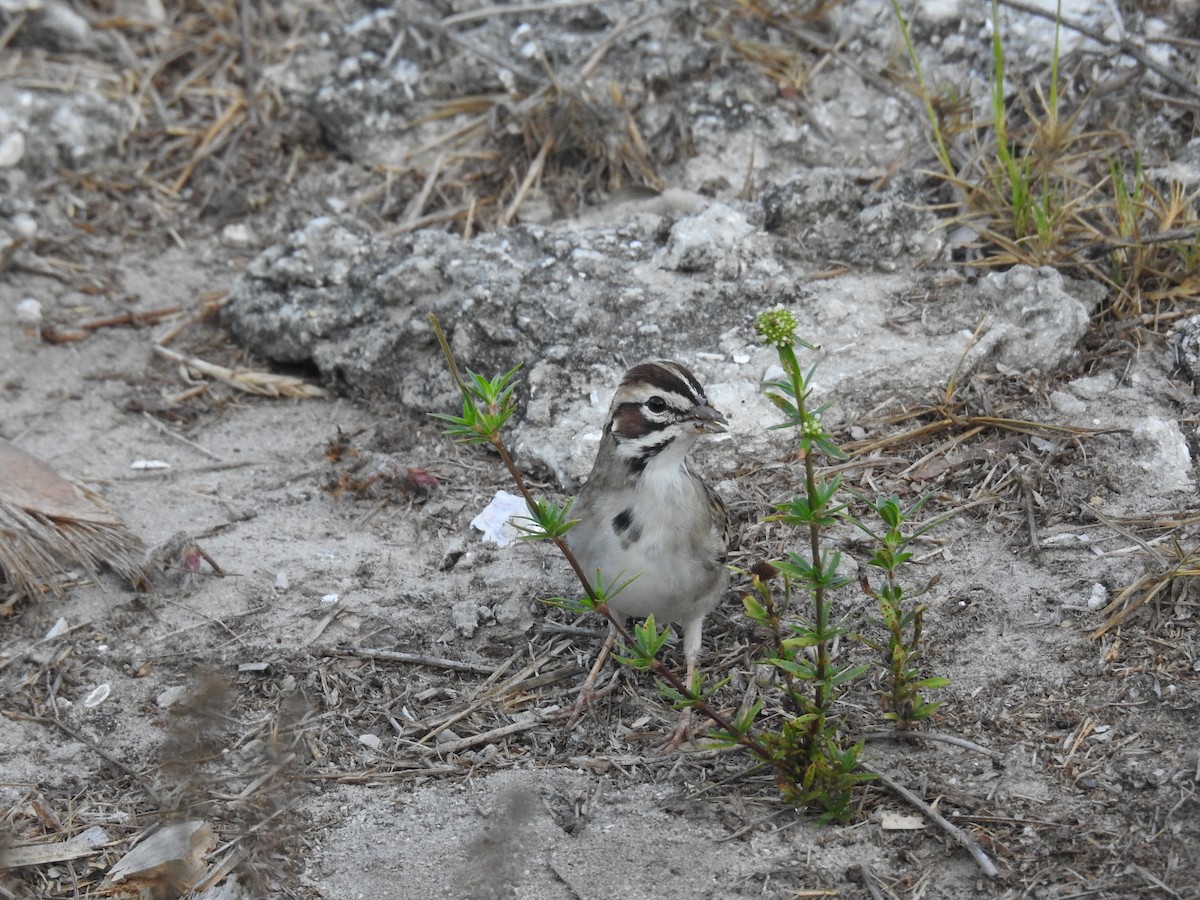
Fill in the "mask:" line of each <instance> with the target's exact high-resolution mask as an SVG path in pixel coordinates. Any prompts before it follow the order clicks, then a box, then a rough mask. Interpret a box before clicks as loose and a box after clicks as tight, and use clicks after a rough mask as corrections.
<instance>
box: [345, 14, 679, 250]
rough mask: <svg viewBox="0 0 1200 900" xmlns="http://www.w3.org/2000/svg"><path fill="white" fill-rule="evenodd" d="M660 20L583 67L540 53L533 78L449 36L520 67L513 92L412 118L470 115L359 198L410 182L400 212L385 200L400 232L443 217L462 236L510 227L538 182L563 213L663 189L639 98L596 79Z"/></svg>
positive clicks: (637, 24)
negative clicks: (562, 66)
mask: <svg viewBox="0 0 1200 900" xmlns="http://www.w3.org/2000/svg"><path fill="white" fill-rule="evenodd" d="M654 18H657V16H650V17H646V18H644V19H641V20H637V21H634V22H629V23H626V24H624V25H620V26H617V27H616V28H614V29H613V30H612V31H611V32H609V33H608V34H607V35H606V36H605V38H604V39H603V40H602V41H601V42H600V43H599V44H598V46H597V47H596V48H595V50H594V51H593V52H592V54H591V56H590V57H589V58H588V59H587V60H586V61H585V62H584V63H582V64H581V65H579V66H577V67H574V68H572V69H571V70H570V71H566V72H555V71H554V70H553V69H552V68H551V66H550V63H549V62H548V61H547V60H546V59H545V58H544V57H543V58H542V59H541V60H540V64H541V68H542V72H541V74H538V75H535V74H532V73H530V72H528V71H526V70H525V69H524V67H523V66H521V65H518V64H517V63H514V62H511V61H506V60H503V59H497V57H496V54H495V53H493V52H492V51H490V50H488V51H485V50H482V49H480V48H476V47H474V46H473V45H471V44H468V43H466V42H465V41H463V40H462V39H461V38H458V37H456V36H454V35H453V34H450V33H447V34H448V36H449V37H450V38H451V40H454V41H455V42H457V43H460V44H462V46H464V48H465V49H466V50H467V51H468V52H473V53H477V54H479V55H481V56H483V57H484V58H485V59H486V60H487V61H488V62H490V63H492V64H494V65H497V66H501V67H503V68H505V69H506V70H507V71H510V72H514V73H517V74H516V77H515V80H516V82H518V83H519V84H520V86H519V87H516V86H514V87H513V88H512V89H511V90H508V91H504V92H496V93H486V94H475V95H472V96H465V97H457V98H454V99H450V100H445V101H442V102H440V103H439V104H438V106H437V107H436V109H434V110H433V111H432V112H430V113H429V114H428V115H425V116H423V117H420V118H417V119H415V120H413V121H412V122H410V123H409V124H408V128H409V129H416V128H419V127H422V126H425V125H428V124H430V123H432V122H438V121H444V120H450V119H464V118H465V120H464V121H462V122H461V124H458V125H457V126H456V127H455V128H453V129H452V130H450V131H448V132H446V133H444V134H442V135H439V136H438V137H437V138H435V139H434V140H431V141H428V142H426V143H425V144H422V145H420V146H418V147H415V148H414V149H413V150H412V151H410V152H409V153H408V154H407V155H406V156H405V157H404V159H403V160H402V161H401V163H400V164H399V165H398V166H396V167H389V168H386V169H385V171H386V172H387V174H388V176H389V182H388V184H387V185H386V186H384V187H382V188H376V189H374V190H372V191H370V192H368V193H367V194H366V195H364V196H363V197H362V198H360V202H370V201H372V200H375V199H376V198H377V197H379V196H380V195H387V196H390V194H391V191H392V187H393V184H392V182H393V180H395V179H397V178H403V179H408V180H409V181H411V182H412V184H413V185H414V186H416V185H417V184H419V185H420V187H419V188H418V189H417V190H415V192H414V193H413V194H412V196H411V197H409V199H408V200H407V203H406V205H405V207H404V209H403V210H402V211H399V212H398V213H397V212H396V211H395V210H394V209H392V208H391V203H390V202H389V201H385V203H384V204H383V207H382V209H381V215H383V216H384V217H394V218H396V219H397V220H398V224H397V226H396V227H395V228H394V229H393V233H396V232H403V231H410V230H413V229H416V228H422V227H426V226H429V225H434V224H438V223H445V222H455V223H461V224H460V227H461V230H462V233H463V234H464V235H467V236H469V235H470V234H471V233H472V232H473V231H474V230H476V229H478V228H492V227H498V226H504V225H508V224H510V223H512V222H513V221H514V220H515V219H516V218H517V216H518V213H519V210H520V208H521V205H522V203H524V201H525V200H526V199H527V197H528V195H529V193H530V192H531V191H532V190H533V189H534V188H538V189H540V190H541V191H542V192H543V193H545V194H546V195H547V196H549V197H550V198H551V200H552V201H553V202H554V203H555V204H556V205H557V206H558V207H559V208H560V209H561V210H567V211H574V210H576V209H578V208H579V207H580V206H581V205H582V204H583V203H584V201H585V200H586V199H588V198H592V197H595V196H596V195H599V194H603V193H610V192H614V191H617V190H620V189H621V188H624V187H629V186H634V187H648V188H651V189H653V190H661V189H662V187H663V181H662V179H661V178H660V176H659V175H658V172H657V170H656V167H655V164H654V161H653V159H652V154H651V153H650V151H649V150H648V149H647V146H646V142H645V141H644V139H643V137H642V133H641V129H640V128H639V126H638V122H637V115H636V113H637V108H636V107H637V104H636V102H634V101H633V100H632V99H631V95H630V94H629V93H628V92H627V91H626V89H625V88H623V87H622V86H621V85H620V84H618V83H617V82H616V81H604V82H601V81H600V79H596V81H595V82H593V80H592V78H593V75H594V73H595V71H596V68H597V67H598V66H599V64H600V62H601V61H602V60H603V58H604V56H605V55H606V54H607V53H608V51H609V49H610V48H611V47H612V45H613V44H614V43H615V42H616V41H617V40H618V39H619V38H621V37H622V36H627V35H628V33H629V32H631V31H635V30H638V29H640V28H642V27H643V26H645V25H647V24H648V23H649V22H650V21H651V20H652V19H654Z"/></svg>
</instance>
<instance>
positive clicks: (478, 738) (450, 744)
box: [420, 716, 551, 755]
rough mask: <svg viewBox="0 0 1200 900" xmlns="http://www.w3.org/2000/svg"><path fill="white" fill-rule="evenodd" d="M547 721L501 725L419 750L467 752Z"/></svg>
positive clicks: (544, 717)
mask: <svg viewBox="0 0 1200 900" xmlns="http://www.w3.org/2000/svg"><path fill="white" fill-rule="evenodd" d="M549 721H551V719H550V718H549V717H546V716H536V717H535V718H533V719H530V720H529V721H526V722H510V723H509V724H507V725H501V726H500V727H499V728H493V729H492V730H491V731H484V732H482V733H480V734H475V735H471V736H470V737H465V738H459V739H458V740H457V741H446V742H445V743H444V744H435V745H434V746H432V747H421V748H420V749H421V752H422V753H425V754H429V755H434V754H442V753H458V752H459V751H460V750H467V749H470V748H471V747H476V746H478V745H479V744H490V743H493V742H494V741H498V740H500V739H501V738H505V737H508V736H509V735H510V734H518V733H520V732H522V731H528V730H529V729H530V728H537V727H538V726H539V725H545V724H546V723H547V722H549Z"/></svg>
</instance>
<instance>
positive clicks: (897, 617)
mask: <svg viewBox="0 0 1200 900" xmlns="http://www.w3.org/2000/svg"><path fill="white" fill-rule="evenodd" d="M858 499H859V500H860V501H862V502H863V503H865V504H866V505H867V507H868V508H869V509H870V511H871V512H872V513H874V515H875V517H876V518H878V519H879V520H880V521H881V522H882V523H883V524H884V525H885V526H886V529H885V530H884V531H883V532H882V533H877V532H875V531H873V530H872V529H871V527H870V526H868V525H867V524H866V523H865V522H863V521H862V520H861V519H859V518H857V517H855V516H850V515H847V516H846V518H847V519H849V520H850V521H851V522H853V523H854V524H855V525H857V526H858V527H859V528H861V529H862V530H863V531H864V532H866V533H867V534H868V535H870V537H871V538H872V539H873V540H874V541H875V545H876V546H875V551H874V553H873V554H872V555H871V558H870V559H869V560H868V561H867V565H868V566H872V567H874V568H876V569H879V570H881V571H882V573H883V582H882V584H880V586H879V587H878V588H872V587H871V584H870V582H869V581H868V579H867V578H866V577H865V576H863V577H862V578H860V580H859V584H860V586H861V587H862V589H863V592H864V593H866V594H867V595H868V596H870V597H872V598H874V600H875V601H876V602H877V603H878V604H879V614H880V618H878V619H875V620H873V621H874V623H875V624H877V625H881V626H882V627H883V630H884V634H885V638H884V640H882V641H881V640H878V639H876V638H874V637H871V636H866V635H859V639H860V640H862V641H863V642H864V643H865V644H867V646H869V647H872V648H874V649H875V650H877V651H879V653H880V655H881V657H882V661H883V667H884V670H885V674H886V678H887V689H886V690H885V691H884V693H883V696H882V697H881V698H880V699H881V702H882V706H883V711H884V712H883V716H884V718H885V719H889V720H890V721H892V722H895V723H896V725H897V727H899V728H911V727H912V726H913V725H915V724H916V723H917V722H920V721H922V720H923V719H927V718H929V717H930V716H931V715H932V714H933V713H934V711H935V710H936V709H937V708H938V707H939V706H940V705H941V704H940V703H934V702H930V701H928V700H926V699H924V697H923V696H922V694H921V692H922V691H928V690H933V689H935V688H941V687H946V686H947V685H948V684H950V679H949V678H942V677H940V676H934V677H922V676H921V674H920V672H919V671H918V670H917V669H916V668H915V665H916V662H917V659H918V657H920V655H921V641H922V638H923V637H924V623H925V606H924V604H918V605H916V606H913V607H911V608H907V609H906V608H905V602H904V601H905V600H906V599H907V598H906V596H905V589H904V585H903V584H902V583H901V581H900V578H899V570H900V567H901V566H903V565H904V564H905V563H907V562H908V561H909V560H910V559H911V558H912V553H911V552H910V551H909V549H908V547H909V545H910V544H911V543H912V541H913V540H915V539H916V538H918V537H920V536H921V535H922V534H924V533H925V532H927V531H929V530H930V529H931V528H933V527H935V526H936V525H938V524H940V522H941V521H942V520H941V519H935V520H934V521H932V522H929V523H927V524H925V525H923V526H922V527H920V528H918V529H916V530H915V531H913V532H911V533H908V534H906V533H905V531H904V526H905V525H906V524H907V523H908V522H909V521H910V520H912V518H913V517H914V516H915V515H916V514H917V512H918V511H919V510H920V509H921V507H922V506H924V505H925V503H926V501H928V500H929V495H928V494H927V495H926V496H924V497H922V498H921V499H920V500H918V501H916V502H915V503H913V504H912V505H911V506H909V507H908V508H907V509H905V508H904V507H903V506H902V505H901V503H900V499H899V498H898V497H894V496H893V497H880V498H877V499H876V500H874V501H871V500H868V499H867V498H865V497H861V496H860V497H859V498H858ZM931 586H932V583H931V584H930V585H926V588H925V590H928V589H929V587H931ZM922 593H924V591H922Z"/></svg>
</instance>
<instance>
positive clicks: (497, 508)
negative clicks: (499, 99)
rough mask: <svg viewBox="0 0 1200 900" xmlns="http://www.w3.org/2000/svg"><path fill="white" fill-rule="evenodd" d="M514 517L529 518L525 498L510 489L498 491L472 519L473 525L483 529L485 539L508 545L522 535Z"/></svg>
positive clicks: (480, 529)
mask: <svg viewBox="0 0 1200 900" xmlns="http://www.w3.org/2000/svg"><path fill="white" fill-rule="evenodd" d="M514 517H515V518H518V519H521V518H525V519H527V518H529V507H527V506H526V505H525V498H524V497H518V496H517V495H516V494H510V493H509V492H508V491H496V496H495V497H493V498H492V502H491V503H489V504H488V505H487V506H485V507H484V508H483V510H482V511H480V513H479V515H477V516H476V517H475V518H473V519H472V520H471V527H472V528H476V529H478V530H479V531H482V532H483V539H484V540H485V541H490V542H491V543H493V544H497V545H499V546H501V547H507V546H508V545H509V544H511V543H512V542H513V541H515V540H516V539H517V538H518V537H520V535H521V531H520V529H518V528H517V527H516V526H514V525H513V524H512V521H511V520H512V519H513V518H514Z"/></svg>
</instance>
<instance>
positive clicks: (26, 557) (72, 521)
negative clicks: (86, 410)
mask: <svg viewBox="0 0 1200 900" xmlns="http://www.w3.org/2000/svg"><path fill="white" fill-rule="evenodd" d="M144 555H145V548H144V547H143V546H142V542H141V541H140V540H139V539H138V538H137V536H136V535H134V534H133V533H132V532H130V531H129V530H128V529H126V528H125V526H124V525H122V524H121V521H120V520H119V519H118V518H117V517H116V515H115V514H114V513H113V512H112V510H111V509H109V508H108V506H107V505H106V504H105V503H104V501H103V500H102V499H101V498H100V496H99V495H97V494H96V493H94V492H93V491H89V490H88V489H87V488H85V487H83V486H82V485H79V484H76V483H75V482H73V481H68V480H67V479H65V478H63V477H62V476H61V475H59V474H58V473H57V472H55V471H54V470H53V469H52V468H50V466H48V465H46V463H44V462H42V461H41V460H40V459H38V458H36V457H34V456H32V455H30V454H28V453H26V452H25V451H24V450H21V449H20V448H18V447H14V446H13V445H12V444H10V443H9V442H8V441H5V440H2V439H0V573H3V575H4V580H5V582H6V583H7V584H8V587H9V589H10V591H11V592H13V593H14V594H15V597H14V599H15V598H17V597H36V596H39V595H40V594H42V593H44V592H46V591H49V592H51V593H53V594H55V595H57V596H62V594H63V592H64V587H63V577H64V575H65V574H66V573H67V571H68V570H69V569H70V568H71V567H79V568H82V569H83V570H84V571H85V572H87V573H88V575H90V576H91V577H93V578H96V577H97V576H98V574H99V571H100V569H101V567H103V566H108V567H109V568H111V569H113V570H114V571H116V572H117V573H118V574H120V575H121V576H123V577H124V578H126V579H128V580H129V581H132V582H141V581H143V580H144V578H145V574H146V573H145V571H144V563H143V559H144Z"/></svg>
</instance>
